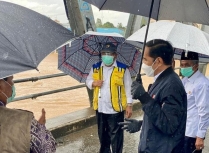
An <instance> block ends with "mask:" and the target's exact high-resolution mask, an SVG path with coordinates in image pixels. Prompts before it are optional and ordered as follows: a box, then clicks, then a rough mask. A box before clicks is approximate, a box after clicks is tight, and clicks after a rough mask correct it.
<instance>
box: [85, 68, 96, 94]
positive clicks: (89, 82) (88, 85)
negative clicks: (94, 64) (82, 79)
mask: <svg viewBox="0 0 209 153" xmlns="http://www.w3.org/2000/svg"><path fill="white" fill-rule="evenodd" d="M92 75H93V68H91V70H90V72H89V75H88V76H87V78H86V86H87V87H88V88H89V89H91V90H92V89H93V86H92V83H93V82H94V80H93V77H92Z"/></svg>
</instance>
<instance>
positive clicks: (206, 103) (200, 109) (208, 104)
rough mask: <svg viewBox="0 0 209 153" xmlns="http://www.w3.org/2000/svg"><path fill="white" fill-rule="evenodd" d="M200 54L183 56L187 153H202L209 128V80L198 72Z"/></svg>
mask: <svg viewBox="0 0 209 153" xmlns="http://www.w3.org/2000/svg"><path fill="white" fill-rule="evenodd" d="M198 63H199V57H198V53H195V52H188V53H187V54H185V52H183V53H182V55H181V61H180V66H181V74H182V75H183V76H184V78H183V79H182V83H183V85H184V87H185V90H186V93H187V123H186V132H185V141H184V151H185V153H192V152H193V151H194V150H195V149H196V152H195V153H197V152H198V153H201V152H202V149H203V148H204V137H205V134H206V130H207V128H208V127H209V80H208V79H207V78H206V77H205V76H204V75H203V74H202V73H200V71H199V70H198Z"/></svg>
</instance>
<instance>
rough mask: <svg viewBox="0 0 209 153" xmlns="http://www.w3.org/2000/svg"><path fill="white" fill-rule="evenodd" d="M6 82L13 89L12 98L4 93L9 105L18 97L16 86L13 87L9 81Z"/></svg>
mask: <svg viewBox="0 0 209 153" xmlns="http://www.w3.org/2000/svg"><path fill="white" fill-rule="evenodd" d="M4 82H5V83H7V84H8V85H9V86H10V87H11V88H12V95H11V97H8V96H7V95H6V94H5V93H4V92H2V93H3V94H4V95H5V97H7V104H8V103H10V102H12V101H13V100H14V98H15V96H16V92H15V86H14V85H12V86H11V85H10V84H9V83H8V82H7V81H4Z"/></svg>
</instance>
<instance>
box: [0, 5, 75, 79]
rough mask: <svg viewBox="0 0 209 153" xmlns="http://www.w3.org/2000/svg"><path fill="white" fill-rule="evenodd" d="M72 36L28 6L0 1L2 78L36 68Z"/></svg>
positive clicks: (69, 32)
mask: <svg viewBox="0 0 209 153" xmlns="http://www.w3.org/2000/svg"><path fill="white" fill-rule="evenodd" d="M73 37H74V35H73V33H72V32H71V31H69V30H68V29H66V28H64V27H63V26H61V25H60V24H58V23H56V22H54V21H52V20H51V19H49V18H48V17H46V16H43V15H41V14H39V13H37V12H35V11H32V10H30V9H27V8H25V7H22V6H19V5H16V4H12V3H8V2H4V1H0V55H1V56H0V72H1V73H0V78H4V77H7V76H10V75H13V74H15V73H18V72H23V71H26V70H31V69H37V67H38V65H39V63H40V62H41V61H42V60H43V59H44V58H45V57H46V56H47V55H48V54H49V53H51V52H52V51H54V50H55V49H56V48H58V47H60V46H61V45H62V44H64V43H65V42H67V41H68V40H69V39H72V38H73Z"/></svg>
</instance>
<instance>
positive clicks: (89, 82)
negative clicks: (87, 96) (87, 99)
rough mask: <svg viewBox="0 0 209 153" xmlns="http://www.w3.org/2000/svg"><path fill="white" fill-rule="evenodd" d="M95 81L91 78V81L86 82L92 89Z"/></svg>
mask: <svg viewBox="0 0 209 153" xmlns="http://www.w3.org/2000/svg"><path fill="white" fill-rule="evenodd" d="M93 82H94V80H91V81H88V83H86V85H87V87H88V88H89V89H90V90H92V89H93V87H92V83H93Z"/></svg>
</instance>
